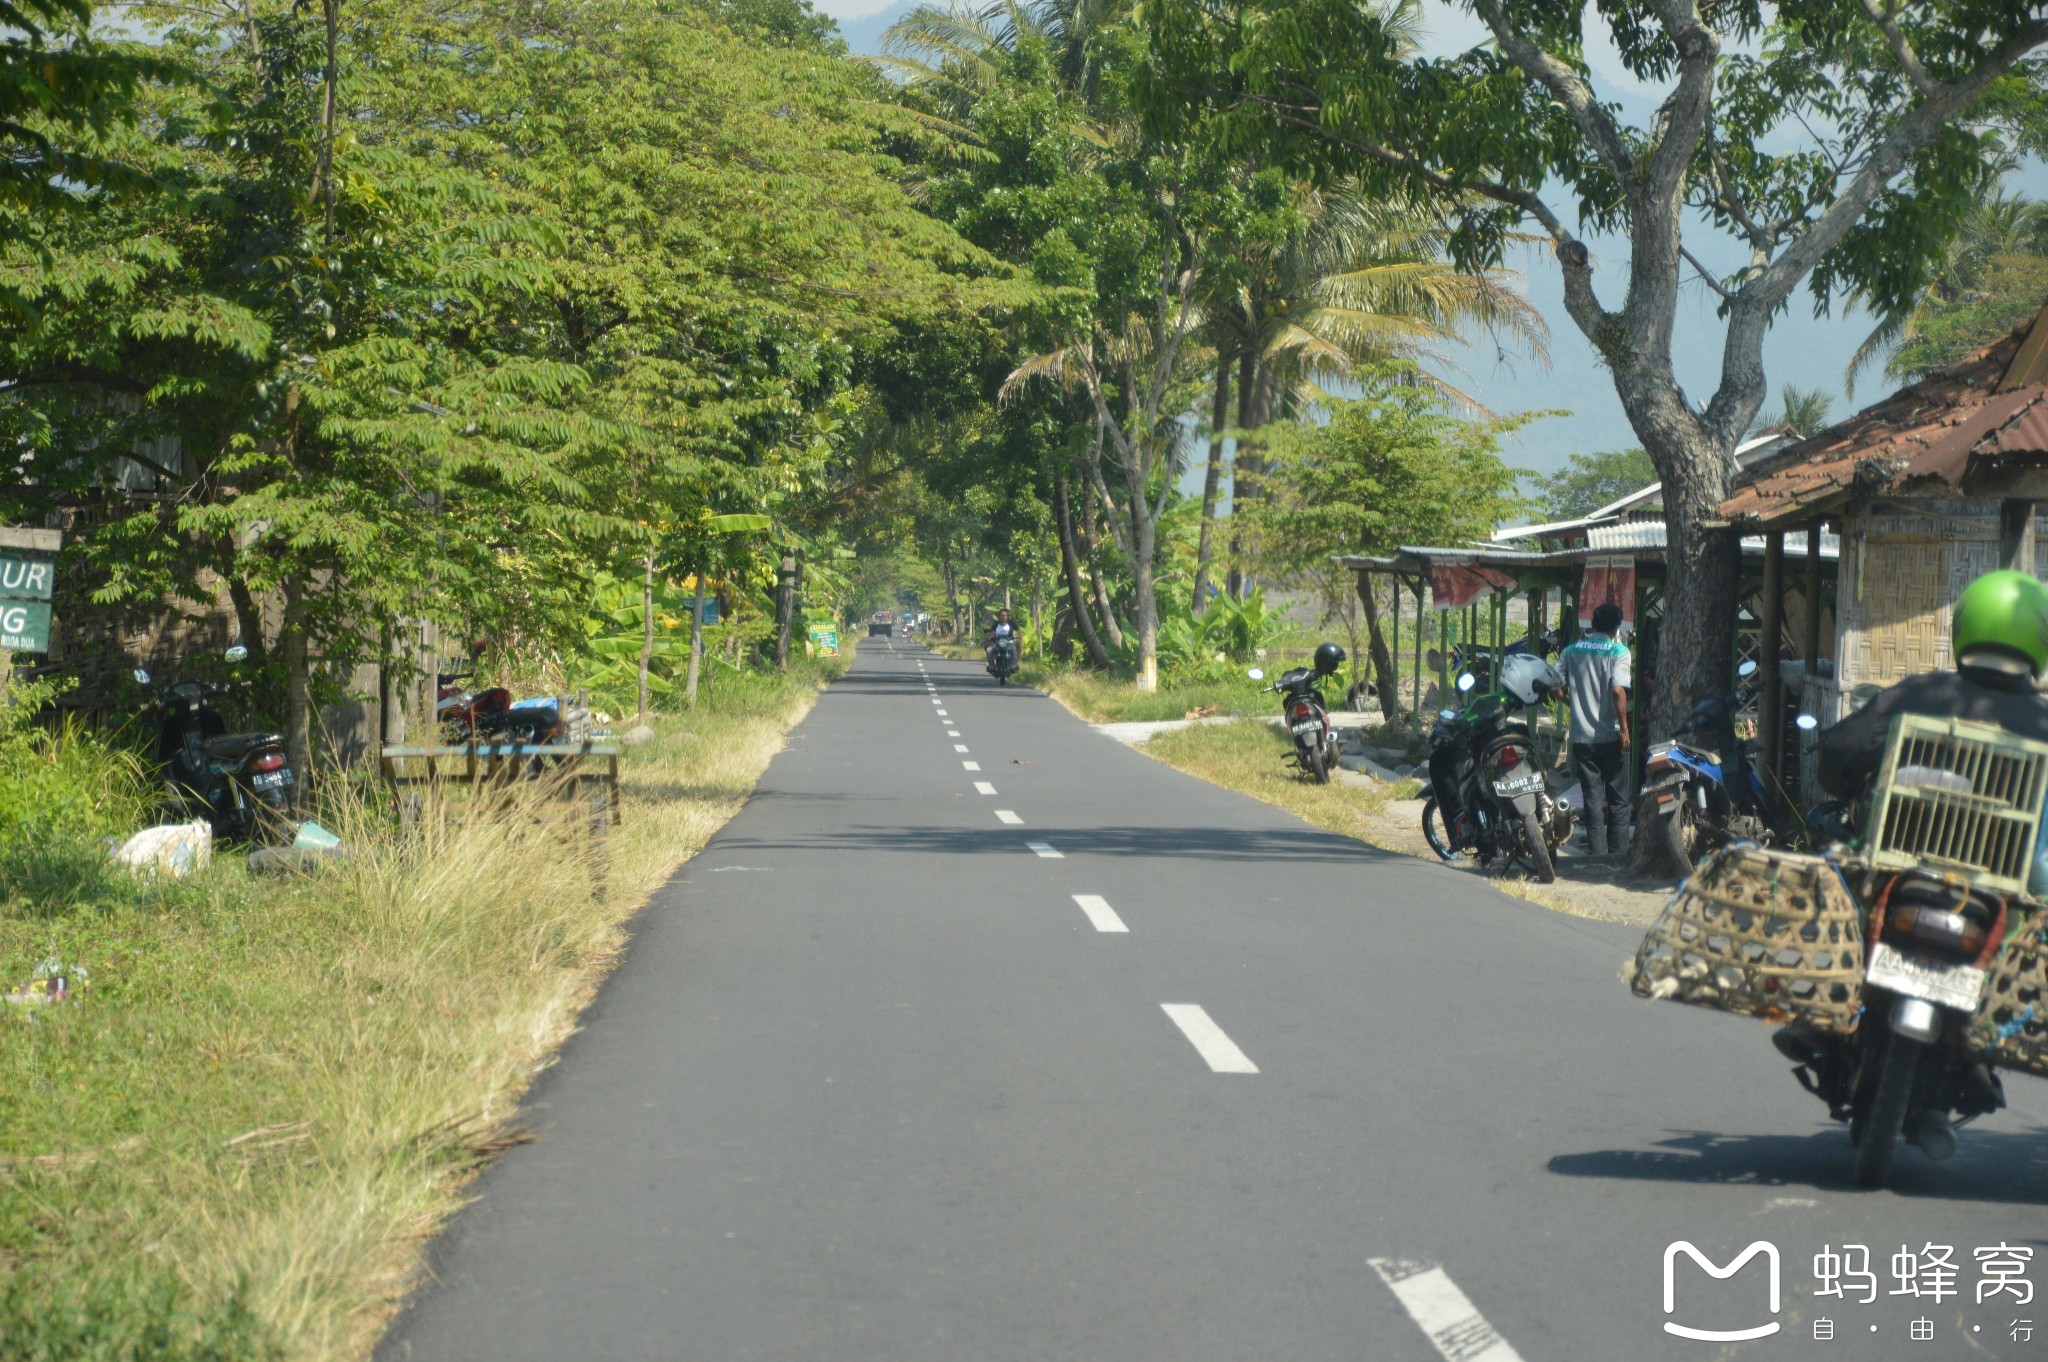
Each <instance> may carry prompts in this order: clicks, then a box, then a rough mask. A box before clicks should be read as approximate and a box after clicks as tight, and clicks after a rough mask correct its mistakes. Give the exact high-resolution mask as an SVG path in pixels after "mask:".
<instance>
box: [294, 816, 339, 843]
mask: <svg viewBox="0 0 2048 1362" xmlns="http://www.w3.org/2000/svg"><path fill="white" fill-rule="evenodd" d="M340 845H341V838H339V837H337V836H335V835H334V834H333V833H331V832H329V831H328V830H327V829H326V828H323V827H321V826H320V825H319V824H318V823H315V822H314V821H313V820H312V819H310V818H308V819H307V820H306V821H305V822H303V823H301V824H299V835H298V836H297V837H294V838H293V839H292V850H293V851H333V850H334V849H335V848H336V847H338V846H340Z"/></svg>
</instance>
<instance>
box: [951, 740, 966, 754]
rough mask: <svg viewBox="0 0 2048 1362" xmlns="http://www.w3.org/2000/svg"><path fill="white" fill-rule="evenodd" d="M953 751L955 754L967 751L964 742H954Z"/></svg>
mask: <svg viewBox="0 0 2048 1362" xmlns="http://www.w3.org/2000/svg"><path fill="white" fill-rule="evenodd" d="M953 750H954V751H955V752H965V751H966V750H967V744H966V743H964V742H956V743H954V744H953Z"/></svg>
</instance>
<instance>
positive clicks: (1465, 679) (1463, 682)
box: [1458, 672, 1479, 690]
mask: <svg viewBox="0 0 2048 1362" xmlns="http://www.w3.org/2000/svg"><path fill="white" fill-rule="evenodd" d="M1478 684H1479V678H1478V677H1476V676H1474V675H1472V673H1470V672H1466V673H1464V674H1463V675H1461V676H1460V677H1459V678H1458V689H1459V690H1470V689H1472V688H1473V687H1474V686H1476V685H1478Z"/></svg>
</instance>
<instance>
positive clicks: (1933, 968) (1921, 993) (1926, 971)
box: [1864, 941, 1984, 1012]
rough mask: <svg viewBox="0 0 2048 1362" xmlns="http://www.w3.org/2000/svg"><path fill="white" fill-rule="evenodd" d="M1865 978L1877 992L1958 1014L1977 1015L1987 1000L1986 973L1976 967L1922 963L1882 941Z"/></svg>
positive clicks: (1943, 963) (1933, 962) (1872, 957)
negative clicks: (1921, 1000) (1984, 1000)
mask: <svg viewBox="0 0 2048 1362" xmlns="http://www.w3.org/2000/svg"><path fill="white" fill-rule="evenodd" d="M1864 977H1865V979H1866V981H1867V982H1868V983H1869V984H1870V985H1871V986H1872V987H1874V988H1882V989H1889V990H1890V991H1891V992H1893V993H1897V994H1901V995H1903V996H1904V997H1908V998H1920V999H1923V1000H1925V1001H1927V1002H1930V1003H1939V1004H1940V1005H1941V1006H1943V1007H1952V1008H1954V1009H1955V1010H1956V1011H1958V1012H1974V1011H1976V1010H1977V1002H1978V1000H1979V999H1980V998H1982V997H1983V996H1984V971H1983V970H1981V969H1978V968H1977V967H1976V966H1975V965H1953V964H1949V963H1948V962H1946V961H1941V960H1922V959H1919V958H1918V957H1915V956H1911V955H1907V954H1906V953H1905V952H1904V951H1900V950H1895V949H1893V948H1892V947H1891V946H1889V945H1886V944H1885V943H1884V942H1882V941H1880V942H1878V943H1877V949H1876V950H1874V951H1872V952H1871V953H1870V968H1869V970H1868V971H1867V972H1866V973H1865V975H1864Z"/></svg>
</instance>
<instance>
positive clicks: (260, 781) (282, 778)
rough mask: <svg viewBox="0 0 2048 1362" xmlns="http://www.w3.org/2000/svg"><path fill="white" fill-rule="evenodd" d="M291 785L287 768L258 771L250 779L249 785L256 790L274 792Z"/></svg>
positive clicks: (289, 770) (288, 768)
mask: <svg viewBox="0 0 2048 1362" xmlns="http://www.w3.org/2000/svg"><path fill="white" fill-rule="evenodd" d="M291 783H292V772H291V768H290V767H289V766H287V767H284V768H282V769H280V770H276V771H258V772H257V773H256V774H255V775H254V776H252V777H250V779H249V784H250V785H251V786H252V787H253V788H255V789H258V790H276V789H281V788H282V787H284V786H286V785H289V784H291Z"/></svg>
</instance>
